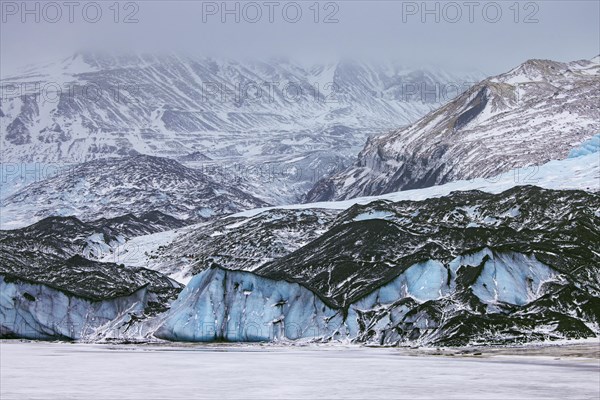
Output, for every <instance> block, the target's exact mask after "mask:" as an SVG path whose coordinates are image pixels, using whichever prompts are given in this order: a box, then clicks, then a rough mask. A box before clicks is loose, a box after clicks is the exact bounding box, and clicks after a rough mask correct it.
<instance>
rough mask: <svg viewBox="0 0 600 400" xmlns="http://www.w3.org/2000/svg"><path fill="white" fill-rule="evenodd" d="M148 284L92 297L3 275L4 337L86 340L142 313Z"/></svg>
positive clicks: (0, 318) (0, 327)
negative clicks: (107, 326) (113, 294)
mask: <svg viewBox="0 0 600 400" xmlns="http://www.w3.org/2000/svg"><path fill="white" fill-rule="evenodd" d="M147 299H148V286H147V285H146V286H143V287H141V288H139V289H137V290H135V291H134V292H132V293H130V294H128V295H124V296H119V297H114V298H104V299H92V298H86V297H83V296H77V295H75V294H73V293H69V292H67V291H64V290H61V289H58V288H55V287H52V286H50V285H46V284H41V283H36V282H33V281H27V280H25V279H22V278H17V277H12V276H9V275H0V336H3V337H20V338H26V339H40V340H49V339H61V340H80V339H86V338H88V337H90V336H92V335H93V334H95V332H96V331H97V330H98V329H99V328H100V327H102V326H103V325H105V324H108V323H110V322H111V321H113V320H115V319H118V318H120V317H122V316H124V315H136V314H141V313H142V312H143V311H144V308H145V306H146V303H147Z"/></svg>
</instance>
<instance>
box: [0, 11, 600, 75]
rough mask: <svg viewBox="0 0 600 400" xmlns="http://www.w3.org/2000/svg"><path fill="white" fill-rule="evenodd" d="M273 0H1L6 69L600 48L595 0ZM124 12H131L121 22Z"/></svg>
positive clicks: (508, 64)
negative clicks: (103, 57) (77, 61)
mask: <svg viewBox="0 0 600 400" xmlns="http://www.w3.org/2000/svg"><path fill="white" fill-rule="evenodd" d="M265 1H266V0H265ZM265 1H257V2H255V3H253V4H251V5H247V4H246V3H248V2H237V6H236V2H229V3H228V5H227V7H228V9H232V10H234V12H233V13H231V14H223V7H222V6H221V4H222V2H221V1H218V2H201V1H197V2H193V1H168V2H167V1H155V0H154V1H137V2H121V3H120V6H119V7H118V9H119V10H118V11H119V12H118V13H117V12H116V8H115V7H114V6H112V5H113V4H114V1H98V2H97V3H94V4H91V3H93V2H87V1H78V2H75V3H77V5H76V6H72V8H70V6H67V5H65V2H63V1H56V2H55V3H53V4H52V5H47V4H46V2H34V1H31V2H28V7H29V9H30V10H33V12H32V13H30V14H23V13H22V12H23V10H22V9H21V8H22V4H23V3H22V2H21V1H16V2H10V1H9V2H7V1H2V4H1V6H2V7H1V13H2V14H1V19H2V25H1V28H0V29H1V31H0V47H1V54H0V56H1V60H0V61H1V67H2V69H3V71H4V72H3V75H4V73H11V72H17V71H18V70H19V68H18V67H19V66H21V65H23V64H29V63H38V62H45V61H48V60H52V59H59V58H61V57H64V56H68V55H70V54H72V53H73V52H75V51H77V50H95V49H97V50H116V51H119V52H122V51H132V50H136V51H144V52H146V51H151V52H153V51H154V52H164V51H180V52H187V53H193V54H198V55H212V56H217V57H218V56H227V57H236V56H248V55H254V56H257V57H263V56H272V55H286V56H292V57H293V58H297V59H301V60H306V61H307V62H317V61H319V60H321V59H323V60H325V59H330V58H333V57H338V56H350V57H362V58H372V59H379V58H390V59H397V60H401V61H403V62H405V63H406V64H408V65H419V64H436V65H440V66H447V67H448V68H455V69H460V68H474V69H478V70H481V71H483V72H485V73H488V74H496V73H500V72H504V71H506V70H508V69H510V68H512V67H514V66H515V65H517V64H519V63H521V62H523V61H525V60H527V59H529V58H549V59H555V60H559V61H570V60H576V59H581V58H591V57H593V56H595V55H597V54H598V53H600V26H599V24H600V21H599V19H600V8H599V2H598V1H596V0H591V1H537V2H528V1H520V2H519V3H518V4H519V7H517V8H518V12H517V8H516V7H514V3H515V1H498V2H496V3H494V4H491V5H486V3H493V2H489V1H483V2H471V3H470V4H472V5H468V6H467V5H465V1H457V2H445V1H444V2H434V1H429V2H427V6H426V7H427V8H428V10H433V12H432V13H430V14H424V11H426V10H424V9H423V4H424V3H423V2H422V1H418V2H406V1H394V0H390V1H377V0H375V1H337V2H327V1H320V2H319V7H318V9H319V12H318V14H317V13H316V12H315V9H316V8H315V7H314V3H315V1H314V0H310V1H297V2H295V3H293V2H287V1H281V2H278V1H272V2H271V3H269V4H268V5H266V4H265ZM291 3H293V4H291ZM36 4H37V6H36ZM57 5H58V7H57ZM97 5H99V8H100V10H101V12H102V15H101V16H98V14H97V7H96V6H97ZM111 6H112V8H111ZM36 7H37V10H36ZM236 7H237V12H236V11H235V10H236ZM436 9H437V12H436ZM258 10H260V11H258ZM298 10H300V12H301V15H300V16H299V14H298ZM57 11H58V12H60V15H59V14H57ZM70 11H71V12H70ZM498 11H500V13H501V15H500V14H499V13H498ZM258 12H260V15H259V13H258ZM69 14H71V15H69ZM127 17H129V18H128V20H129V22H131V23H125V20H126V19H127ZM236 17H237V18H239V22H236V21H235V19H236ZM36 18H39V22H36V20H35V19H36ZM70 18H72V20H73V22H70V21H69V19H70ZM223 18H225V22H223V21H222V19H223ZM423 18H425V21H423ZM436 18H437V19H439V22H436ZM23 19H24V20H23ZM115 19H116V20H117V22H115ZM315 19H316V22H315ZM270 20H272V22H271V21H270ZM53 21H55V22H53ZM93 21H96V22H93ZM135 21H137V22H135ZM252 21H255V22H252ZM294 21H296V22H294ZM325 21H328V22H329V23H326V22H325ZM336 21H337V22H336ZM494 21H495V22H494Z"/></svg>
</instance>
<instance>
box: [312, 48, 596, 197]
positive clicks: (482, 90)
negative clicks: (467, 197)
mask: <svg viewBox="0 0 600 400" xmlns="http://www.w3.org/2000/svg"><path fill="white" fill-rule="evenodd" d="M599 62H600V56H599V57H596V58H595V59H593V60H581V61H575V62H571V63H560V62H554V61H548V60H529V61H527V62H525V63H524V64H522V65H520V66H518V67H517V68H515V69H513V70H511V71H509V72H507V73H505V74H502V75H498V76H495V77H491V78H487V79H485V80H483V81H481V82H480V83H478V84H476V85H474V86H473V87H471V88H470V89H469V90H468V91H466V92H465V93H463V94H462V95H461V96H459V97H457V98H456V99H454V100H453V101H451V102H450V103H448V104H446V105H445V106H442V107H441V108H439V109H437V110H436V111H433V112H431V113H429V114H428V115H426V116H425V117H423V118H421V119H420V120H419V121H417V122H415V123H414V124H412V125H410V126H408V127H404V128H401V129H398V130H395V131H392V132H390V133H387V134H384V135H381V136H378V137H374V138H371V139H369V140H368V142H367V144H366V145H365V147H364V148H363V150H362V151H361V152H360V154H359V155H358V160H357V161H356V163H355V164H354V165H353V166H350V167H348V168H347V169H346V170H344V171H342V172H340V173H338V174H335V175H334V176H332V177H331V178H326V179H324V180H322V181H320V182H318V183H317V184H316V185H315V186H314V188H313V189H312V190H311V191H310V192H309V193H308V195H307V197H306V200H307V201H309V202H311V201H320V200H332V199H348V198H352V197H357V196H365V195H377V194H383V193H390V192H395V191H399V190H406V189H413V188H422V187H427V186H432V185H439V184H442V183H446V182H450V181H453V180H460V179H472V178H476V177H483V178H489V177H493V176H496V175H498V174H500V173H502V172H506V171H508V170H510V169H512V168H516V167H522V166H527V165H540V164H543V163H545V162H547V161H549V160H553V159H562V158H565V157H566V156H567V155H568V154H569V152H570V151H571V150H572V149H573V148H574V147H576V146H578V145H579V144H581V143H582V142H584V141H585V140H588V139H589V138H591V137H592V136H593V135H595V134H597V133H598V132H599V131H600V106H599V104H600V97H599V93H600V64H599Z"/></svg>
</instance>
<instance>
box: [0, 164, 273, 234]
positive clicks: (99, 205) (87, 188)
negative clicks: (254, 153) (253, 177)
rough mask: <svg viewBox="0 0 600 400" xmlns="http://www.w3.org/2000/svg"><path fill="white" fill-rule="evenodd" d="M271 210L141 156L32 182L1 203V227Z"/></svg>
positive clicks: (231, 188)
mask: <svg viewBox="0 0 600 400" xmlns="http://www.w3.org/2000/svg"><path fill="white" fill-rule="evenodd" d="M266 204H267V203H265V202H264V201H262V200H259V199H257V198H255V197H253V196H251V195H249V194H247V193H246V192H244V191H242V190H240V189H238V188H237V187H236V183H235V182H234V181H231V182H226V183H220V182H216V181H214V180H213V179H212V178H210V177H209V176H207V175H206V174H205V173H203V172H202V171H201V170H197V169H192V168H188V167H185V166H183V165H181V164H180V163H178V162H177V161H175V160H171V159H168V158H161V157H154V156H146V155H137V156H129V157H123V158H111V159H99V160H94V161H89V162H86V163H82V164H78V165H75V166H73V167H72V168H67V169H64V170H63V171H62V172H61V173H58V174H56V175H55V176H52V177H51V178H49V179H44V180H41V181H37V182H33V183H31V184H30V185H28V186H26V187H25V188H23V189H21V190H19V191H17V192H16V193H14V194H12V195H10V196H8V197H7V198H5V199H3V200H2V216H1V218H2V220H1V222H2V227H3V229H10V228H18V227H22V226H25V225H28V224H31V223H32V222H36V221H39V220H41V219H42V218H45V217H48V216H75V217H77V218H79V219H82V220H84V221H92V220H97V219H99V218H115V217H120V216H123V215H125V214H136V215H142V214H146V213H148V212H153V211H159V212H161V213H164V214H167V215H168V216H171V217H175V218H178V219H184V220H191V221H197V220H203V219H207V218H210V217H213V216H215V215H222V214H228V213H233V212H237V211H241V210H246V209H250V208H255V207H260V206H263V205H266Z"/></svg>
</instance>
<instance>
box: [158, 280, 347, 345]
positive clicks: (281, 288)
mask: <svg viewBox="0 0 600 400" xmlns="http://www.w3.org/2000/svg"><path fill="white" fill-rule="evenodd" d="M341 323H342V316H341V313H340V312H339V310H334V309H331V308H329V307H328V306H327V305H326V304H325V303H324V302H323V301H322V300H321V299H319V297H318V296H317V295H316V294H314V293H313V292H311V291H310V290H308V289H306V288H304V287H302V286H300V285H299V284H297V283H290V282H285V281H275V280H271V279H267V278H263V277H260V276H257V275H254V274H252V273H249V272H242V271H228V270H224V269H221V268H210V269H207V270H205V271H203V272H201V273H200V274H198V275H196V276H195V277H194V278H193V279H192V280H191V281H190V282H189V284H188V286H187V287H186V288H185V289H184V290H183V291H182V293H181V294H180V296H179V297H178V299H177V300H176V301H175V302H174V303H173V305H172V306H171V309H170V310H169V311H168V314H167V317H166V319H165V321H164V322H163V323H162V325H161V326H160V327H159V328H158V329H157V331H156V332H155V336H156V337H158V338H161V339H168V340H177V341H199V342H205V341H233V342H237V341H242V342H256V341H273V340H287V339H291V340H295V339H301V338H312V337H321V336H330V335H332V334H333V333H334V332H335V331H336V330H337V329H338V328H339V326H340V325H341Z"/></svg>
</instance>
